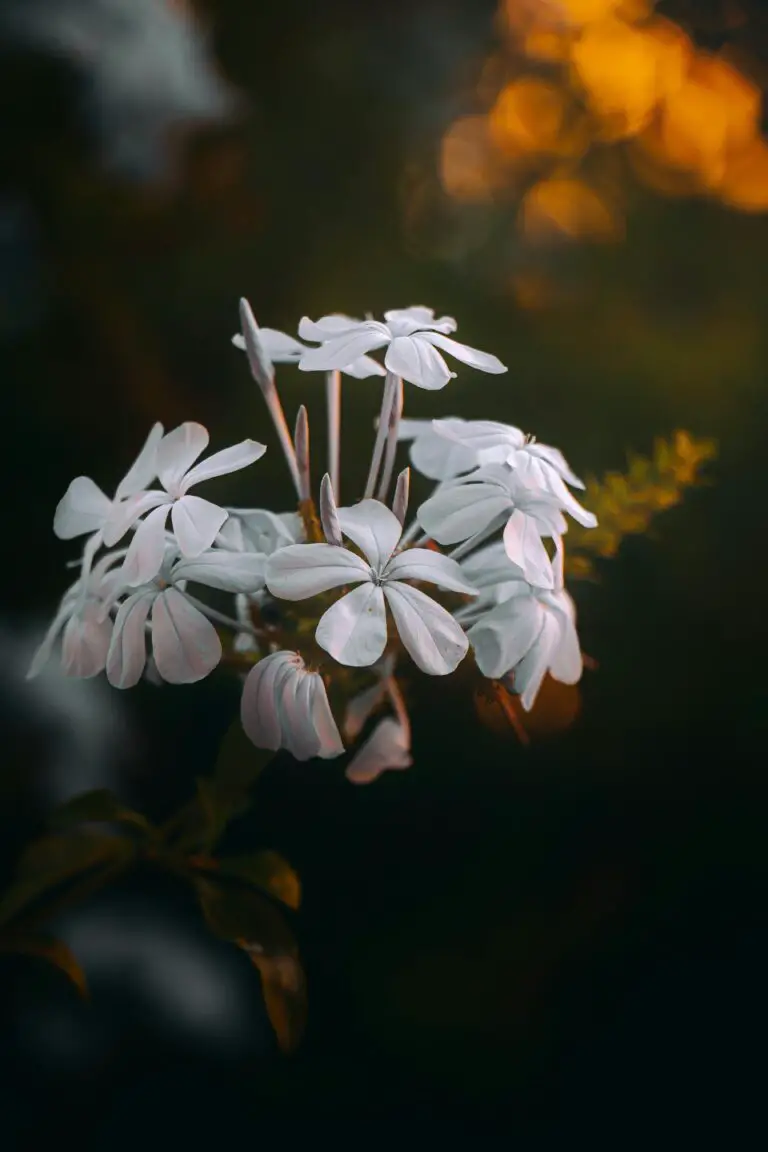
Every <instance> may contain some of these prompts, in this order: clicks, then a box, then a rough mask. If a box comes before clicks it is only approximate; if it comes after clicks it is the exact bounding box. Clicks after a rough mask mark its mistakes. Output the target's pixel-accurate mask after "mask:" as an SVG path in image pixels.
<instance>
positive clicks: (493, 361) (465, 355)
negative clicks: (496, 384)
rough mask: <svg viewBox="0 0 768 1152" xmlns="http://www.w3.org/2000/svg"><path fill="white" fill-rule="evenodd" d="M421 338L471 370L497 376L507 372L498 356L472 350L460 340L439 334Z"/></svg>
mask: <svg viewBox="0 0 768 1152" xmlns="http://www.w3.org/2000/svg"><path fill="white" fill-rule="evenodd" d="M419 338H420V339H422V340H428V341H429V342H430V344H434V345H436V346H437V347H438V348H442V349H443V351H444V352H448V353H449V354H450V355H451V356H453V357H455V359H456V360H461V362H462V364H469V366H470V367H471V368H478V369H479V370H480V371H481V372H492V373H494V374H497V373H499V372H506V371H507V367H506V365H505V364H502V362H501V360H499V358H498V357H497V356H492V355H491V354H490V352H481V351H480V350H479V349H478V348H470V347H469V345H468V344H460V343H459V342H458V340H451V338H450V337H449V336H443V335H442V334H440V333H437V332H424V333H421V334H420V336H419Z"/></svg>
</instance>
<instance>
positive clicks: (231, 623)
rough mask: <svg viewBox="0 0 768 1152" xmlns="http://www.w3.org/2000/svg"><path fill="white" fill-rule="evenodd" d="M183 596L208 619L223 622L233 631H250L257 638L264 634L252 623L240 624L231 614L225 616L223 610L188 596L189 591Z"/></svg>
mask: <svg viewBox="0 0 768 1152" xmlns="http://www.w3.org/2000/svg"><path fill="white" fill-rule="evenodd" d="M184 597H185V599H186V600H188V601H189V603H190V604H192V606H193V607H195V608H197V609H199V611H200V612H202V613H203V615H204V616H207V617H208V619H209V620H215V621H216V623H217V624H224V625H225V627H227V628H233V629H234V630H235V632H250V633H251V635H252V636H256V637H257V638H258V639H261V638H262V637H263V635H264V633H263V632H259V630H258V629H257V628H254V626H253V625H252V624H246V623H242V624H241V623H240V621H239V620H233V619H232V617H231V616H225V615H224V613H223V612H218V611H217V610H216V609H215V608H211V607H210V606H209V605H208V604H204V603H203V601H202V600H198V599H197V597H196V596H190V594H189V592H185V593H184Z"/></svg>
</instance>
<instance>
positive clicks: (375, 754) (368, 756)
mask: <svg viewBox="0 0 768 1152" xmlns="http://www.w3.org/2000/svg"><path fill="white" fill-rule="evenodd" d="M412 764H413V759H412V757H411V752H410V743H409V740H408V733H407V732H405V731H404V730H403V726H402V724H400V723H398V721H397V720H395V719H394V718H393V717H392V716H387V717H385V718H384V720H382V721H381V722H380V723H379V724H378V725H377V726H376V728H375V729H374V730H373V732H372V733H371V736H370V737H369V739H368V740H366V742H365V744H363V746H362V747H361V748H360V749H359V750H358V751H357V752H356V753H355V755H354V756H353V757H352V759H351V760H350V762H349V764H348V766H347V771H346V772H345V776H346V777H347V780H351V781H352V783H353V784H370V783H371V781H373V780H375V779H376V778H377V777H378V776H380V775H381V773H382V772H386V771H387V770H388V769H393V768H394V769H399V768H410V766H411V765H412Z"/></svg>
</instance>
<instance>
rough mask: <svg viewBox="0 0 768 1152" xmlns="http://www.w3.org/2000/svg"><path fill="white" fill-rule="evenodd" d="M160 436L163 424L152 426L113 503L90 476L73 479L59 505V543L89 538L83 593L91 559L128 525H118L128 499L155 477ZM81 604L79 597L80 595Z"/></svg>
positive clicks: (56, 520)
mask: <svg viewBox="0 0 768 1152" xmlns="http://www.w3.org/2000/svg"><path fill="white" fill-rule="evenodd" d="M162 436H163V426H162V424H154V425H153V426H152V429H151V430H150V433H149V436H148V437H147V439H146V440H145V442H144V447H143V448H142V449H141V451H140V452H139V454H138V456H137V457H136V459H135V460H134V462H133V464H132V465H131V467H130V468H129V469H128V471H127V472H126V474H125V476H124V477H123V479H122V480H121V481H120V483H119V484H118V486H117V488H116V489H115V495H114V499H112V500H110V499H109V497H108V496H107V495H106V494H105V493H104V492H102V490H101V488H99V486H98V484H96V483H95V481H93V480H92V479H91V478H90V476H76V477H75V479H74V480H73V481H72V483H71V484H70V485H69V487H68V488H67V490H66V492H65V493H64V495H63V496H62V498H61V500H60V501H59V503H58V505H57V507H56V511H55V513H54V516H53V531H54V533H55V535H56V536H58V538H59V539H60V540H73V539H74V538H75V537H76V536H85V535H86V534H88V535H89V537H90V538H89V539H88V540H87V541H86V545H85V548H84V549H83V557H82V561H81V565H80V572H81V576H82V578H83V581H84V583H83V584H82V585H81V593H82V594H84V593H85V589H86V587H87V577H88V573H89V572H90V569H91V564H92V563H93V558H94V556H95V555H96V553H97V552H98V550H99V548H101V546H102V544H103V543H105V539H106V541H107V542H108V543H109V544H110V545H111V544H117V543H118V541H119V540H120V539H121V538H122V537H123V536H124V535H125V533H126V532H127V530H128V527H129V525H128V524H125V526H124V527H122V528H119V527H117V525H118V524H119V522H120V520H121V519H122V514H123V512H124V510H125V507H126V505H127V504H128V503H129V499H130V497H132V496H136V495H137V494H138V493H139V492H142V491H143V490H144V489H145V488H146V487H147V485H148V484H151V483H152V481H153V480H154V478H155V476H156V475H157V463H156V458H157V447H158V444H159V443H160V441H161V439H162ZM81 600H82V595H81Z"/></svg>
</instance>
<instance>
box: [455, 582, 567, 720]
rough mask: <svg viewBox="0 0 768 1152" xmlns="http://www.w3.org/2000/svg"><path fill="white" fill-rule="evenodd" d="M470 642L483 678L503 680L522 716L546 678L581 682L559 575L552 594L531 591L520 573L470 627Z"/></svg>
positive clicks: (548, 590) (562, 681)
mask: <svg viewBox="0 0 768 1152" xmlns="http://www.w3.org/2000/svg"><path fill="white" fill-rule="evenodd" d="M468 636H469V640H470V643H471V644H472V647H473V649H474V653H475V659H476V661H477V666H478V668H479V669H480V671H481V672H482V673H483V675H484V676H489V677H490V678H492V679H494V680H496V679H501V678H505V680H507V681H508V682H509V687H511V688H512V689H513V690H514V691H515V692H516V693H518V694H519V696H520V701H521V703H522V705H523V708H525V709H526V711H530V709H531V708H532V707H533V704H534V701H535V700H536V696H537V694H538V691H539V688H540V687H541V684H542V681H543V679H544V676H545V675H546V673H547V672H549V674H550V676H552V677H553V679H555V680H559V681H560V682H561V683H563V684H576V683H577V682H578V681H579V680H580V679H581V673H582V667H583V664H582V656H581V649H580V647H579V638H578V635H577V633H576V609H575V606H574V603H573V601H572V600H571V597H570V596H569V595H568V593H567V592H565V590H564V589H563V587H562V576H561V575H559V576H558V574H557V569H556V581H555V588H554V589H549V588H537V587H534V586H533V585H531V584H529V583H528V581H527V580H526V579H525V578H524V576H523V574H522V572H521V571H519V570H518V572H517V573H516V574H515V575H514V576H513V577H512V579H511V580H510V581H509V582H508V587H507V589H506V592H505V598H504V599H503V600H502V601H501V602H500V603H498V604H497V605H496V607H495V608H492V609H491V611H490V612H488V613H487V614H486V615H484V616H482V617H481V619H480V620H478V621H477V623H476V624H473V625H472V627H471V628H470V629H469V632H468Z"/></svg>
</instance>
